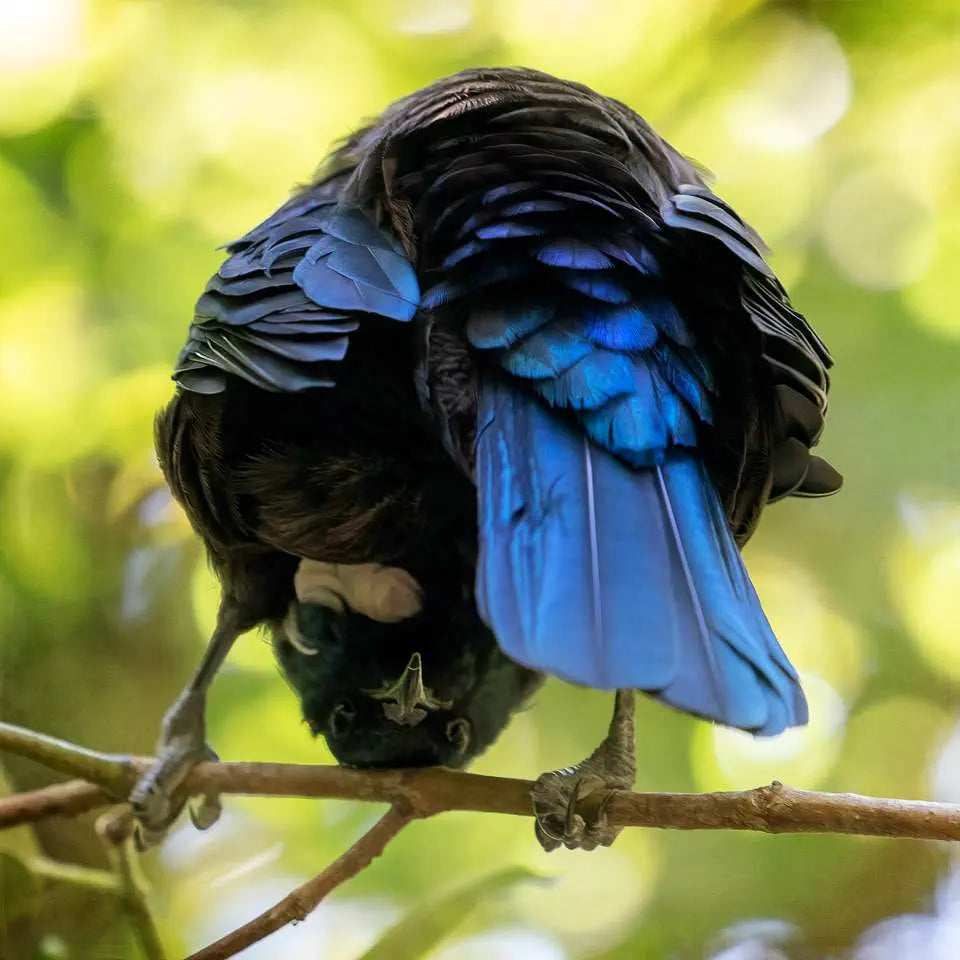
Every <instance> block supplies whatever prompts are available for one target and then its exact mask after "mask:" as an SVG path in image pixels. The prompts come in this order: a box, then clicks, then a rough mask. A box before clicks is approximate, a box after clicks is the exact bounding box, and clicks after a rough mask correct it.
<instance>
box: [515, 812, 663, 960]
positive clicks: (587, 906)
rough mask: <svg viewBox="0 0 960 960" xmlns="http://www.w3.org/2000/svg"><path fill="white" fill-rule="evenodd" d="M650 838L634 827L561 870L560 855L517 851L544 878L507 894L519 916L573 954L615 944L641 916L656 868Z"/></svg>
mask: <svg viewBox="0 0 960 960" xmlns="http://www.w3.org/2000/svg"><path fill="white" fill-rule="evenodd" d="M654 844H655V841H654V840H652V839H649V838H645V837H644V835H643V834H642V833H641V832H640V831H630V835H629V837H627V836H622V837H621V838H620V839H619V840H618V842H617V846H616V847H611V848H609V849H602V848H601V849H598V850H595V851H593V852H592V853H591V854H590V855H589V857H586V856H583V855H582V854H580V855H577V854H576V853H574V854H567V855H566V856H567V857H568V858H569V857H572V856H576V858H577V862H576V869H573V870H571V869H564V866H565V865H564V863H563V862H562V861H561V860H560V859H559V858H560V857H561V856H563V854H547V853H544V852H543V851H541V850H535V849H534V844H532V843H531V844H530V850H529V851H518V852H520V854H521V857H522V862H524V863H525V864H526V865H527V866H529V867H531V868H532V869H534V870H535V871H536V872H537V873H540V874H542V875H544V876H546V877H550V878H551V880H550V882H549V883H544V884H535V883H528V884H524V885H523V886H521V887H518V888H517V890H516V891H515V892H514V894H513V896H514V898H515V902H516V903H517V905H518V907H519V908H520V910H521V911H522V914H523V916H524V917H525V918H526V919H527V920H528V921H529V922H530V923H532V924H534V925H535V926H536V927H537V928H538V929H540V930H546V931H549V932H550V933H552V934H554V935H555V936H557V937H559V938H560V939H561V941H562V942H563V943H565V944H567V945H568V946H569V947H570V949H571V951H573V952H576V953H579V952H580V951H582V950H585V949H587V948H588V947H589V948H590V949H591V950H599V949H602V948H603V947H605V946H612V945H613V944H615V943H617V942H618V941H619V940H620V939H621V937H622V936H623V934H624V933H625V932H626V931H627V930H629V929H630V927H631V926H633V925H634V924H636V923H637V922H638V921H639V920H640V918H641V917H642V916H643V911H644V907H645V905H646V903H647V901H648V900H649V899H650V897H651V896H652V895H653V893H654V892H655V889H656V883H657V876H658V874H659V872H660V868H659V864H658V857H657V855H656V848H655V846H654Z"/></svg>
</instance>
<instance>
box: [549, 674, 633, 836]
mask: <svg viewBox="0 0 960 960" xmlns="http://www.w3.org/2000/svg"><path fill="white" fill-rule="evenodd" d="M635 779H636V760H635V758H634V747H633V691H630V690H618V691H617V702H616V707H615V709H614V713H613V720H612V721H611V722H610V732H609V733H608V734H607V737H606V739H605V740H604V741H603V742H602V743H601V744H600V746H599V747H597V749H596V750H594V752H593V753H592V754H591V755H590V756H589V757H588V758H587V759H586V760H584V761H583V762H582V763H579V764H577V765H576V766H575V767H569V768H567V769H565V770H554V771H552V772H550V773H545V774H543V775H542V776H540V777H539V778H538V779H537V782H536V784H535V785H534V787H533V811H534V815H535V816H536V834H537V840H538V841H539V842H540V846H542V847H543V849H544V850H546V851H548V852H549V851H551V850H556V848H557V847H559V846H560V845H561V844H562V845H563V846H565V847H566V848H567V849H568V850H575V849H578V848H579V849H581V850H593V849H594V848H596V847H598V846H604V847H608V846H610V844H611V843H613V841H614V840H615V839H616V838H617V835H618V834H619V833H620V828H619V827H613V826H611V825H610V824H609V823H608V822H607V816H606V808H607V804H608V803H609V801H610V798H611V797H612V796H613V792H614V791H615V790H629V789H631V788H632V787H633V783H634V780H635ZM592 801H595V802H592Z"/></svg>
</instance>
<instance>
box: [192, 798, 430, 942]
mask: <svg viewBox="0 0 960 960" xmlns="http://www.w3.org/2000/svg"><path fill="white" fill-rule="evenodd" d="M412 819H413V813H412V812H411V811H409V810H404V809H403V807H402V806H400V805H397V806H392V807H391V808H390V809H389V810H388V811H387V812H386V813H385V814H384V815H383V816H382V817H381V818H380V819H379V820H378V821H377V822H376V823H375V824H374V825H373V826H372V827H371V828H370V829H369V830H368V831H367V832H366V833H365V834H364V835H363V836H362V837H360V839H359V840H357V842H356V843H355V844H354V845H353V846H352V847H350V848H349V849H348V850H346V851H345V852H344V853H342V854H341V855H340V856H339V857H337V859H336V860H334V862H333V863H331V864H330V866H329V867H327V868H326V869H325V870H324V871H323V872H322V873H319V874H317V876H316V877H314V878H313V879H312V880H308V881H307V882H306V883H304V884H302V885H301V886H299V887H297V888H296V890H293V891H292V892H291V893H289V894H287V896H285V897H284V898H283V899H282V900H281V901H280V902H279V903H277V904H275V905H274V906H272V907H271V908H270V909H269V910H267V911H265V912H264V913H262V914H260V916H259V917H256V918H255V919H253V920H251V921H250V922H249V923H245V924H244V925H243V926H242V927H240V928H239V929H237V930H234V931H233V932H232V933H228V934H227V935H226V936H225V937H221V938H220V939H219V940H218V941H217V942H216V943H211V944H210V946H208V947H204V948H203V949H202V950H198V951H197V952H196V953H194V954H192V955H191V956H190V957H188V958H187V960H224V958H226V957H232V956H234V955H235V954H237V953H239V952H240V951H241V950H243V949H244V948H245V947H249V946H250V945H251V944H254V943H256V942H257V941H258V940H262V939H263V938H264V937H266V936H269V934H271V933H274V932H275V931H277V930H279V929H280V928H281V927H285V926H286V925H287V924H288V923H293V922H294V921H296V920H304V919H306V917H307V915H308V914H309V913H311V912H312V911H313V910H315V909H316V907H317V905H318V904H319V903H320V901H321V900H323V898H324V897H326V896H327V894H328V893H330V892H331V891H332V890H335V889H336V888H337V887H339V886H340V884H341V883H344V882H345V881H347V880H349V879H350V878H351V877H354V876H356V875H357V874H358V873H359V872H360V871H361V870H363V869H364V868H366V867H367V866H369V865H370V862H371V861H372V860H375V859H376V858H377V857H379V856H380V854H381V853H383V849H384V847H386V845H387V844H388V843H389V842H390V841H391V840H392V839H393V838H394V837H395V836H396V835H397V834H398V833H399V832H400V831H401V830H402V829H403V828H404V827H405V826H406V825H407V824H408V823H409V822H410V821H411V820H412Z"/></svg>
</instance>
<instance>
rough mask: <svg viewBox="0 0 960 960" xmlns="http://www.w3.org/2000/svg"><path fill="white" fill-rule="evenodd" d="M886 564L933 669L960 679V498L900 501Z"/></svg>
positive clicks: (911, 629) (909, 625)
mask: <svg viewBox="0 0 960 960" xmlns="http://www.w3.org/2000/svg"><path fill="white" fill-rule="evenodd" d="M901 519H902V525H901V535H900V537H899V538H898V541H897V542H896V543H895V547H894V550H893V551H892V553H891V554H890V557H889V560H888V563H887V573H888V579H889V584H890V593H891V596H892V597H893V599H894V601H895V603H896V605H897V608H898V611H899V613H900V616H901V617H902V618H903V621H904V624H905V626H906V627H907V629H908V631H909V633H910V638H911V640H912V641H913V642H914V644H916V647H917V649H918V650H919V652H920V653H921V654H922V655H923V656H924V657H925V658H926V659H927V660H928V661H929V663H930V665H931V667H933V668H935V669H936V670H938V671H942V672H943V673H946V674H948V675H949V676H950V677H951V678H953V679H955V680H960V642H958V627H957V625H958V624H960V500H948V501H926V502H924V501H920V500H916V499H914V498H906V497H904V498H902V499H901Z"/></svg>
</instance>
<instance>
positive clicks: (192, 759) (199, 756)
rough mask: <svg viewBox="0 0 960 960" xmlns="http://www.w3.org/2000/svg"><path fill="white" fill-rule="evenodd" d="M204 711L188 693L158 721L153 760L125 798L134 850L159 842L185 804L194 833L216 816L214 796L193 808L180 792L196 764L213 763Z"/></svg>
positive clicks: (217, 807) (217, 803)
mask: <svg viewBox="0 0 960 960" xmlns="http://www.w3.org/2000/svg"><path fill="white" fill-rule="evenodd" d="M204 707H205V697H204V696H203V694H198V693H196V692H193V691H189V690H188V691H185V692H184V693H183V694H181V696H180V697H179V698H178V699H177V700H176V702H175V703H174V704H173V706H171V707H170V709H169V710H168V711H167V713H166V715H165V716H164V718H163V725H162V726H161V729H160V740H159V744H158V746H157V759H156V761H155V762H154V764H153V766H152V767H151V768H150V769H149V770H148V771H147V772H146V773H145V774H144V775H143V776H142V777H141V778H140V780H139V781H138V782H137V784H136V786H135V787H134V788H133V791H132V792H131V794H130V805H131V806H132V807H133V813H134V817H135V826H134V842H135V843H136V845H137V848H138V849H140V850H145V849H147V848H148V847H151V846H153V845H154V844H157V843H159V842H160V841H161V840H163V838H164V837H165V836H166V833H167V831H168V830H169V828H170V826H171V825H172V824H173V822H174V821H175V820H176V819H177V817H179V816H180V813H181V812H182V811H183V808H184V807H185V806H186V807H187V809H188V812H189V814H190V819H191V820H192V821H193V825H194V826H195V827H196V828H197V829H198V830H206V829H207V828H209V827H212V826H213V824H214V823H216V822H217V820H218V819H219V817H220V800H219V797H217V796H216V794H206V795H205V796H204V797H203V798H202V800H201V801H200V802H199V803H197V804H196V805H194V804H192V803H190V802H189V796H188V795H187V794H185V793H184V792H183V791H182V790H180V787H181V785H182V784H183V782H184V780H186V778H187V775H188V774H189V773H190V771H191V770H192V769H193V768H194V767H195V766H196V765H197V764H198V763H202V762H204V761H206V760H217V759H218V757H217V755H216V754H215V753H214V752H213V750H211V749H210V747H209V746H207V744H206V741H205V730H206V725H205V722H204Z"/></svg>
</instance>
